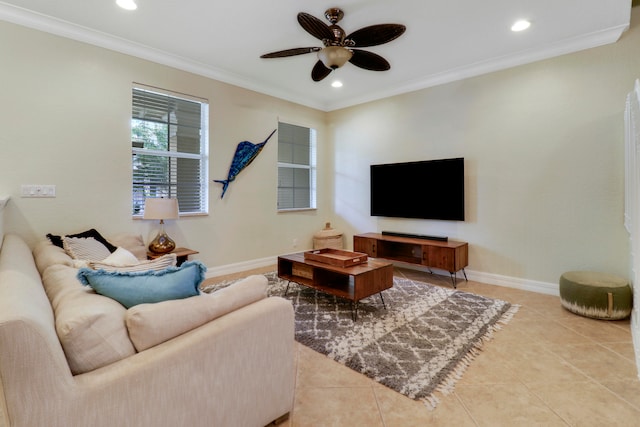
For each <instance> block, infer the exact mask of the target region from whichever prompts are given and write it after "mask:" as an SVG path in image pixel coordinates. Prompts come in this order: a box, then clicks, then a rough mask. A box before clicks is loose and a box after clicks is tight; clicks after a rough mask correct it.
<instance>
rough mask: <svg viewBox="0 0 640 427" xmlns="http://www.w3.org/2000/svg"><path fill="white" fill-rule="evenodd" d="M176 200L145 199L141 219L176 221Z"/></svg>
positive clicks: (177, 210)
mask: <svg viewBox="0 0 640 427" xmlns="http://www.w3.org/2000/svg"><path fill="white" fill-rule="evenodd" d="M178 212H179V209H178V199H159V198H154V199H145V201H144V215H143V217H142V218H143V219H178Z"/></svg>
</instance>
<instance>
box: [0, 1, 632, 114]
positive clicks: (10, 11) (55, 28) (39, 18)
mask: <svg viewBox="0 0 640 427" xmlns="http://www.w3.org/2000/svg"><path fill="white" fill-rule="evenodd" d="M0 20H4V21H8V22H11V23H14V24H18V25H22V26H25V27H29V28H32V29H36V30H40V31H44V32H47V33H51V34H55V35H57V36H61V37H66V38H69V39H73V40H77V41H80V42H83V43H88V44H91V45H94V46H99V47H102V48H105V49H109V50H113V51H116V52H120V53H123V54H126V55H130V56H133V57H136V58H140V59H145V60H148V61H152V62H155V63H158V64H162V65H166V66H169V67H172V68H176V69H179V70H182V71H187V72H190V73H193V74H197V75H200V76H203V77H208V78H211V79H214V80H218V81H220V82H223V83H228V84H231V85H234V86H238V87H241V88H244V89H248V90H252V91H255V92H259V93H262V94H265V95H269V96H273V97H275V98H279V99H282V100H285V101H290V102H293V103H296V104H299V105H303V106H307V107H310V108H314V109H317V110H321V111H325V112H328V111H334V110H338V109H342V108H347V107H352V106H354V105H358V104H363V103H366V102H371V101H377V100H380V99H383V98H388V97H391V96H396V95H401V94H404V93H408V92H414V91H417V90H421V89H426V88H429V87H433V86H438V85H442V84H445V83H450V82H454V81H458V80H462V79H466V78H470V77H475V76H479V75H482V74H487V73H491V72H495V71H500V70H504V69H507V68H512V67H516V66H519V65H523V64H527V63H531V62H535V61H540V60H544V59H549V58H553V57H557V56H560V55H565V54H568V53H573V52H577V51H581V50H585V49H590V48H594V47H598V46H602V45H605V44H610V43H615V42H616V41H617V40H618V39H619V38H620V36H621V35H622V33H623V32H624V31H626V30H627V29H628V28H629V25H628V24H627V25H619V26H615V27H612V28H609V29H605V30H601V31H598V32H594V33H591V34H587V35H584V36H580V37H574V38H570V39H566V40H561V41H559V42H556V43H553V44H551V45H550V46H547V47H545V48H543V49H530V50H526V51H522V52H517V53H515V54H512V55H505V56H501V57H496V58H491V59H488V60H485V61H481V62H477V63H475V64H471V65H468V66H463V67H458V68H453V69H450V70H447V71H444V72H441V73H437V74H432V75H428V76H424V77H422V78H419V79H415V80H413V81H410V82H408V83H406V84H403V85H399V86H394V87H390V88H386V89H384V90H380V91H372V92H368V93H367V94H366V95H363V96H361V97H354V98H351V99H349V100H347V101H337V102H335V103H331V102H330V103H327V104H325V103H321V102H314V101H313V100H310V99H309V97H305V96H299V95H293V94H292V93H290V92H288V91H286V90H281V89H277V88H273V87H270V86H267V85H263V84H259V83H256V82H255V81H252V80H249V79H246V78H244V77H242V76H239V75H237V74H235V73H231V72H229V71H226V70H223V69H220V68H216V67H213V66H211V65H207V64H204V63H201V62H198V61H193V60H191V59H188V58H184V57H181V56H179V55H174V54H170V53H168V52H165V51H162V50H159V49H155V48H152V47H150V46H146V45H143V44H140V43H134V42H131V41H129V40H126V39H123V38H120V37H116V36H113V35H110V34H107V33H104V32H100V31H96V30H93V29H91V28H87V27H83V26H80V25H76V24H73V23H70V22H68V21H64V20H60V19H57V18H52V17H50V16H47V15H43V14H40V13H36V12H33V11H30V10H27V9H24V8H20V7H17V6H13V5H8V4H6V3H1V2H0Z"/></svg>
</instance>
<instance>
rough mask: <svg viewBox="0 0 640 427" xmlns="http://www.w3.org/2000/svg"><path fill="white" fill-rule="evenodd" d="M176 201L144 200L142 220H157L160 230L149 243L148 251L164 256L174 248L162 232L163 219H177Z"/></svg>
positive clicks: (171, 241)
mask: <svg viewBox="0 0 640 427" xmlns="http://www.w3.org/2000/svg"><path fill="white" fill-rule="evenodd" d="M178 212H179V209H178V199H159V198H154V199H145V201H144V215H143V217H142V218H143V219H159V220H160V230H159V231H158V235H157V236H156V238H155V239H153V241H152V242H151V243H149V250H150V251H151V252H153V253H156V254H166V253H168V252H171V251H172V250H174V249H175V248H176V244H175V242H174V241H173V240H171V239H170V238H169V236H167V233H165V232H164V220H165V219H178Z"/></svg>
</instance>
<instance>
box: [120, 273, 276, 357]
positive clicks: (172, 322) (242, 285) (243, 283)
mask: <svg viewBox="0 0 640 427" xmlns="http://www.w3.org/2000/svg"><path fill="white" fill-rule="evenodd" d="M266 296H267V278H266V277H264V276H258V275H255V276H249V277H247V278H245V279H243V280H240V281H238V282H236V283H234V284H233V285H231V286H228V287H226V288H224V289H221V290H219V291H217V292H214V293H212V294H202V295H198V296H193V297H190V298H185V299H180V300H170V301H164V302H159V303H156V304H139V305H136V306H135V307H131V308H130V309H129V310H127V314H126V324H127V329H128V330H129V337H130V338H131V341H132V342H133V345H134V346H135V348H136V350H138V351H142V350H145V349H147V348H149V347H153V346H155V345H157V344H160V343H162V342H164V341H167V340H170V339H171V338H174V337H176V336H178V335H181V334H183V333H185V332H187V331H190V330H191V329H194V328H197V327H198V326H200V325H203V324H205V323H207V322H209V321H210V320H213V319H215V318H217V317H220V316H223V315H225V314H227V313H230V312H232V311H234V310H237V309H238V308H240V307H244V306H245V305H248V304H251V303H252V302H255V301H258V300H261V299H263V298H265V297H266Z"/></svg>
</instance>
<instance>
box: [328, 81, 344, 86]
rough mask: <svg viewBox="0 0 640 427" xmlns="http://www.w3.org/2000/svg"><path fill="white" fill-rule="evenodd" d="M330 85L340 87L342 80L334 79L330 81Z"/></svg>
mask: <svg viewBox="0 0 640 427" xmlns="http://www.w3.org/2000/svg"><path fill="white" fill-rule="evenodd" d="M331 86H332V87H342V82H341V81H340V80H334V81H333V83H331Z"/></svg>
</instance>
